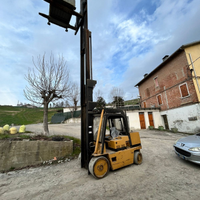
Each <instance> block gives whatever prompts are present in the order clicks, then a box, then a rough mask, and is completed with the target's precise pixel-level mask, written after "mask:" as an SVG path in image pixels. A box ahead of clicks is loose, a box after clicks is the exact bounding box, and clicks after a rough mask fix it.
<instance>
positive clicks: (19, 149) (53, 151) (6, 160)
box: [0, 140, 73, 171]
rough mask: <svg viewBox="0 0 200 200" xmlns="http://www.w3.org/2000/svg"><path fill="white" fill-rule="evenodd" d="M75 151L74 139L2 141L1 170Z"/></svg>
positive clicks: (0, 145) (0, 148) (38, 162)
mask: <svg viewBox="0 0 200 200" xmlns="http://www.w3.org/2000/svg"><path fill="white" fill-rule="evenodd" d="M72 153H73V141H72V140H71V141H58V142H56V141H0V171H5V170H9V169H10V168H15V169H17V168H22V167H26V166H29V165H37V164H40V163H43V162H44V161H48V160H51V159H53V158H54V157H57V158H59V157H64V156H67V155H71V154H72Z"/></svg>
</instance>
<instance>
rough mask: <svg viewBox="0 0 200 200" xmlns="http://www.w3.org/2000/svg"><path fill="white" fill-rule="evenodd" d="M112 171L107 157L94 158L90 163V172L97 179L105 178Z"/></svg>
mask: <svg viewBox="0 0 200 200" xmlns="http://www.w3.org/2000/svg"><path fill="white" fill-rule="evenodd" d="M109 170H110V164H109V161H108V159H107V158H106V157H104V156H100V157H93V158H92V159H91V160H90V162H89V171H90V173H91V174H92V175H93V176H94V177H95V178H97V179H100V178H103V177H105V176H106V175H107V174H108V172H109Z"/></svg>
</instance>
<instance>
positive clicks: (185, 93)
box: [180, 84, 189, 97]
mask: <svg viewBox="0 0 200 200" xmlns="http://www.w3.org/2000/svg"><path fill="white" fill-rule="evenodd" d="M180 89H181V95H182V97H187V96H188V95H189V94H188V90H187V86H186V84H184V85H181V86H180Z"/></svg>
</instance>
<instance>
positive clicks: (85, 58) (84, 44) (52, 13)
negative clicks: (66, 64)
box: [39, 0, 96, 169]
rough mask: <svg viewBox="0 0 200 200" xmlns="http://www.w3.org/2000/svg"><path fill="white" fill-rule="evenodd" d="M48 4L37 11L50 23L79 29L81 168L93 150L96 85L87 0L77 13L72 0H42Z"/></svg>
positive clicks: (83, 1) (84, 165)
mask: <svg viewBox="0 0 200 200" xmlns="http://www.w3.org/2000/svg"><path fill="white" fill-rule="evenodd" d="M44 1H46V2H47V3H49V4H50V6H49V15H45V14H43V13H39V14H40V15H41V16H43V17H45V18H47V19H48V23H47V24H48V25H50V23H53V24H56V25H58V26H61V27H63V28H65V29H66V31H68V28H70V29H72V30H75V35H76V34H77V32H78V30H79V28H80V58H81V59H80V88H81V99H80V102H81V167H82V168H86V169H88V164H89V160H90V156H91V154H92V152H90V151H89V145H90V142H92V141H93V114H92V110H93V109H94V107H95V106H96V103H95V102H93V88H94V86H95V84H96V81H95V80H92V40H91V32H90V31H89V30H88V4H87V2H88V1H87V0H80V13H77V12H75V0H44ZM72 15H74V16H76V24H75V26H72V25H70V20H71V17H72Z"/></svg>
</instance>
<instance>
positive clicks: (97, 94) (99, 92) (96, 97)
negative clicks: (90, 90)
mask: <svg viewBox="0 0 200 200" xmlns="http://www.w3.org/2000/svg"><path fill="white" fill-rule="evenodd" d="M99 97H103V93H102V91H101V90H99V89H98V90H97V91H96V92H95V93H94V98H95V101H97V100H98V98H99Z"/></svg>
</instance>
